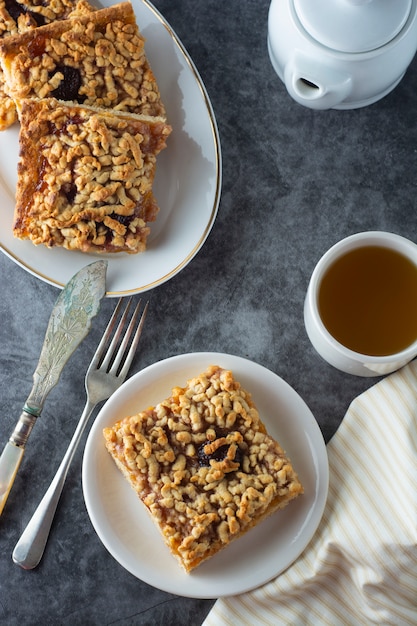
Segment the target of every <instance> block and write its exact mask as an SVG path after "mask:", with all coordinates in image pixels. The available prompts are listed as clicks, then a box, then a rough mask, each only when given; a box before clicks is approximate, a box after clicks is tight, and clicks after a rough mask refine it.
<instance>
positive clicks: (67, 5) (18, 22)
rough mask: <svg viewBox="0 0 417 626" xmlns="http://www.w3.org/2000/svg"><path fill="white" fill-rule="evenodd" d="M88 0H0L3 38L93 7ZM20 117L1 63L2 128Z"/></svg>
mask: <svg viewBox="0 0 417 626" xmlns="http://www.w3.org/2000/svg"><path fill="white" fill-rule="evenodd" d="M92 10H93V8H92V7H91V6H90V5H89V4H88V2H86V0H42V3H39V2H38V3H36V2H31V0H0V40H2V39H4V38H6V37H10V36H11V35H17V34H19V33H24V32H27V31H33V30H34V29H36V28H38V27H39V26H43V25H45V24H49V23H51V22H54V21H56V20H63V19H66V18H68V17H69V16H70V15H75V14H82V13H87V12H89V11H92ZM16 120H17V111H16V107H15V103H14V101H13V99H12V98H11V97H10V96H9V95H8V94H7V93H6V91H5V78H4V75H3V71H2V69H1V67H0V130H5V129H6V128H8V127H9V126H11V125H12V124H13V123H14V122H16Z"/></svg>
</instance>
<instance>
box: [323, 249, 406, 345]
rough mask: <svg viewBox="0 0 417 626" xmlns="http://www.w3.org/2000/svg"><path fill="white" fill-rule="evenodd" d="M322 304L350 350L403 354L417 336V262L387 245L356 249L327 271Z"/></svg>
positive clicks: (328, 323) (331, 326)
mask: <svg viewBox="0 0 417 626" xmlns="http://www.w3.org/2000/svg"><path fill="white" fill-rule="evenodd" d="M318 307H319V313H320V317H321V319H322V321H323V324H324V325H325V327H326V328H327V330H328V331H329V333H330V334H331V335H332V336H333V337H334V338H335V339H337V341H338V342H339V343H341V344H343V345H344V346H346V347H347V348H350V349H351V350H354V351H355V352H359V353H361V354H365V355H369V356H385V355H389V354H395V353H397V352H400V351H401V350H404V349H405V348H407V347H408V346H409V345H410V344H412V343H413V342H414V341H415V340H416V339H417V266H416V265H414V263H413V262H412V261H410V260H409V259H408V258H407V257H406V256H404V255H403V254H401V253H399V252H397V251H396V250H393V249H391V248H385V247H383V246H378V245H369V246H364V247H359V248H355V249H353V250H350V251H349V252H346V254H344V255H342V256H341V257H339V258H338V259H336V260H335V261H334V262H333V264H332V265H331V266H330V267H329V269H328V270H327V271H326V273H325V274H324V276H323V278H322V281H321V283H320V286H319V293H318Z"/></svg>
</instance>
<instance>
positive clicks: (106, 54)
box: [0, 2, 165, 117]
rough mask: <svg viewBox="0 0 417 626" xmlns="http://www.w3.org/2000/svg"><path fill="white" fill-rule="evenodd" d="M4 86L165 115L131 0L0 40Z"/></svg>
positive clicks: (30, 94)
mask: <svg viewBox="0 0 417 626" xmlns="http://www.w3.org/2000/svg"><path fill="white" fill-rule="evenodd" d="M0 61H1V64H2V68H3V72H4V79H5V83H6V91H7V93H8V94H9V96H11V97H12V98H13V99H14V100H15V101H16V103H18V101H19V100H21V99H24V98H35V99H42V98H48V97H54V98H57V99H59V100H66V101H76V102H78V103H79V104H85V105H91V106H98V107H103V108H112V109H117V110H120V111H126V112H130V113H135V114H139V115H152V116H158V117H165V109H164V106H163V104H162V102H161V98H160V94H159V89H158V86H157V83H156V79H155V77H154V75H153V73H152V70H151V68H150V66H149V63H148V60H147V57H146V54H145V48H144V39H143V37H142V36H141V34H140V33H139V29H138V26H137V24H136V19H135V14H134V12H133V8H132V5H131V3H130V2H124V3H121V4H117V5H114V6H111V7H109V8H105V9H100V10H98V11H94V12H91V13H88V14H86V15H78V16H76V17H71V18H69V19H67V20H62V21H56V22H53V23H51V24H47V25H45V26H41V27H39V28H37V29H36V31H34V32H27V33H23V34H18V35H13V36H11V37H7V38H5V39H4V40H3V41H0Z"/></svg>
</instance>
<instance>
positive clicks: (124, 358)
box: [94, 297, 149, 376]
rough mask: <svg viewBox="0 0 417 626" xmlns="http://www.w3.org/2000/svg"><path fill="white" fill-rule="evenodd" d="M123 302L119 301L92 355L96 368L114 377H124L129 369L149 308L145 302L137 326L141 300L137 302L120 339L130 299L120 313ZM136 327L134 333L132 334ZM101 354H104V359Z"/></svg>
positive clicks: (125, 323)
mask: <svg viewBox="0 0 417 626" xmlns="http://www.w3.org/2000/svg"><path fill="white" fill-rule="evenodd" d="M123 300H124V299H123V298H120V299H119V301H118V303H117V305H116V307H115V309H114V311H113V314H112V316H111V318H110V321H109V323H108V325H107V328H106V331H105V333H104V335H103V337H102V339H101V341H100V343H99V346H98V348H97V351H96V354H95V355H94V358H95V360H96V367H100V368H105V369H106V370H107V371H108V372H112V373H114V374H115V375H116V376H125V375H126V374H127V370H128V369H129V367H130V364H131V362H132V359H133V356H134V354H135V351H136V348H137V345H138V343H139V339H140V336H141V333H142V329H143V325H144V323H145V318H146V313H147V311H148V306H149V302H147V303H146V304H145V306H144V308H143V311H142V315H141V317H140V320H139V323H138V324H137V320H138V318H139V314H140V311H141V302H142V301H141V300H139V302H138V303H137V305H136V307H135V309H134V310H133V313H132V314H131V317H130V321H129V324H128V326H127V329H126V331H125V333H124V335H123V338H122V333H123V330H124V328H125V327H126V325H127V322H128V317H129V311H130V308H131V304H132V297H130V298H128V299H127V303H126V306H125V308H124V311H123V312H121V309H122V305H123ZM119 315H120V319H119V323H118V326H117V329H116V331H115V333H114V336H113V338H112V340H111V342H110V343H109V340H110V337H111V335H112V333H113V329H114V327H115V325H116V323H117V320H118V318H119ZM136 326H137V328H136V332H134V330H135V327H136ZM103 354H105V356H104V358H103Z"/></svg>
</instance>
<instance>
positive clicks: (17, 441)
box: [0, 261, 107, 515]
mask: <svg viewBox="0 0 417 626" xmlns="http://www.w3.org/2000/svg"><path fill="white" fill-rule="evenodd" d="M106 271H107V261H96V262H95V263H91V264H90V265H87V266H86V267H84V268H83V269H81V270H80V271H79V272H78V273H77V274H75V276H73V277H72V278H71V280H70V281H69V282H68V283H67V284H66V286H65V287H64V289H63V290H62V291H61V294H60V295H59V297H58V299H57V301H56V303H55V306H54V308H53V311H52V313H51V317H50V318H49V322H48V327H47V329H46V334H45V340H44V342H43V346H42V351H41V356H40V358H39V362H38V365H37V368H36V370H35V373H34V374H33V387H32V391H31V392H30V394H29V397H28V399H27V400H26V402H25V405H24V407H23V410H22V414H21V415H20V417H19V420H18V422H17V424H16V426H15V429H14V431H13V433H12V435H11V436H10V439H9V441H8V442H7V444H6V446H5V448H4V450H3V452H2V455H1V457H0V515H1V513H2V512H3V508H4V505H5V504H6V501H7V498H8V495H9V493H10V489H11V488H12V485H13V482H14V479H15V477H16V473H17V470H18V469H19V465H20V462H21V460H22V457H23V453H24V450H25V446H26V443H27V440H28V438H29V435H30V433H31V432H32V428H33V426H34V424H35V422H36V419H37V418H38V417H39V415H40V414H41V411H42V408H43V404H44V402H45V399H46V396H47V395H48V394H49V392H50V391H51V389H52V388H53V387H55V385H56V384H57V382H58V380H59V377H60V375H61V372H62V370H63V368H64V365H65V363H66V362H67V361H68V359H69V357H70V356H71V354H72V353H73V352H74V350H75V349H76V348H77V346H78V345H79V344H80V343H81V341H82V340H83V339H84V337H85V336H86V335H87V334H88V332H89V330H90V326H91V320H92V318H93V317H94V316H95V315H96V314H97V312H98V310H99V308H100V302H101V300H102V298H103V296H104V294H105V293H106Z"/></svg>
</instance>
